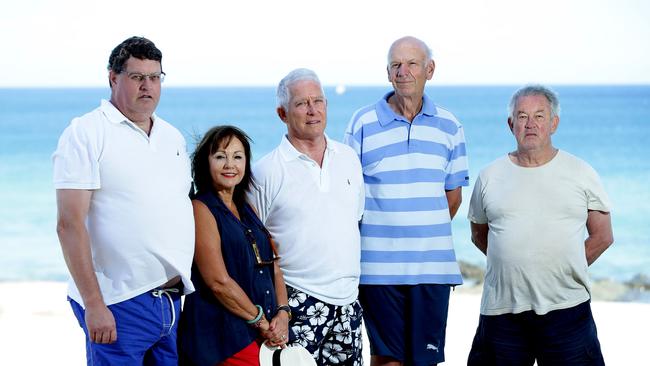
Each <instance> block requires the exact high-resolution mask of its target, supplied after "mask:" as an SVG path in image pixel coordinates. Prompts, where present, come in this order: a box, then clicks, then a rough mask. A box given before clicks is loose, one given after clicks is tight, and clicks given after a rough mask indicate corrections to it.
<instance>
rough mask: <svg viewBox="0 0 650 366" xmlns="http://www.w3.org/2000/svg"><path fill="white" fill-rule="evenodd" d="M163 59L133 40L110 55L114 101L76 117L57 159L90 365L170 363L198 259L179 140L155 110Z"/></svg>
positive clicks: (65, 236) (64, 243)
mask: <svg viewBox="0 0 650 366" xmlns="http://www.w3.org/2000/svg"><path fill="white" fill-rule="evenodd" d="M161 59H162V53H161V52H160V50H158V48H156V46H155V45H154V44H153V42H151V41H150V40H148V39H146V38H142V37H131V38H129V39H127V40H125V41H124V42H122V43H121V44H119V45H118V46H117V47H116V48H115V49H114V50H113V52H112V53H111V55H110V58H109V64H108V70H109V73H108V78H109V84H110V87H111V99H110V101H105V100H102V102H101V105H100V106H99V107H98V108H97V109H95V110H93V111H92V112H90V113H88V114H85V115H84V116H81V117H79V118H75V119H74V120H72V122H71V123H70V126H68V127H67V128H66V130H65V131H64V132H63V134H62V135H61V137H60V139H59V144H58V147H57V149H56V151H55V152H54V155H53V162H54V186H55V188H56V196H57V207H58V222H57V232H58V235H59V240H60V242H61V248H62V250H63V255H64V257H65V261H66V264H67V266H68V269H69V270H70V274H71V276H72V280H71V282H70V288H69V293H68V294H69V300H70V304H71V306H72V309H73V311H74V314H75V316H76V317H77V319H78V320H79V324H80V325H81V327H82V328H83V330H84V332H85V333H86V356H87V361H88V365H91V364H92V365H143V364H146V365H176V364H177V363H178V360H177V354H176V328H177V321H176V320H177V319H178V315H179V312H180V296H181V292H183V291H184V292H185V293H189V292H191V291H193V289H194V288H193V287H192V283H191V282H190V280H189V278H190V277H189V276H190V268H191V265H192V256H193V253H194V220H193V217H192V205H191V203H190V200H189V198H188V192H189V191H190V185H191V175H190V166H189V159H188V156H187V152H186V147H185V139H184V138H183V136H182V135H181V134H180V133H179V132H178V130H176V129H175V128H174V127H172V126H171V125H170V124H168V123H167V122H165V121H163V120H162V119H161V118H159V117H158V116H156V115H155V114H154V110H155V109H156V106H157V105H158V100H159V98H160V89H161V82H162V81H163V78H164V75H165V74H164V73H163V72H162V66H161Z"/></svg>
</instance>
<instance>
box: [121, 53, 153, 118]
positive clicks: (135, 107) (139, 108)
mask: <svg viewBox="0 0 650 366" xmlns="http://www.w3.org/2000/svg"><path fill="white" fill-rule="evenodd" d="M160 72H161V67H160V62H159V61H154V60H140V59H138V58H135V57H130V58H129V59H128V60H126V62H125V63H124V68H123V70H122V72H121V73H119V74H117V73H115V72H113V71H111V72H110V74H109V78H110V82H111V86H112V92H111V101H112V102H113V103H114V104H115V106H116V107H117V109H119V110H120V112H122V114H124V116H126V117H127V118H129V119H130V120H131V121H133V122H141V121H143V120H145V119H148V118H150V117H151V115H152V114H153V112H154V111H155V110H156V107H157V106H158V101H159V100H160V84H161V83H160V79H158V80H157V81H152V80H151V78H150V77H145V78H144V79H143V80H141V81H139V80H137V78H138V74H141V75H151V74H159V73H160Z"/></svg>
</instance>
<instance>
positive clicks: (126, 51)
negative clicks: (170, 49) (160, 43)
mask: <svg viewBox="0 0 650 366" xmlns="http://www.w3.org/2000/svg"><path fill="white" fill-rule="evenodd" d="M131 56H133V57H135V58H138V59H140V60H153V61H158V62H160V61H161V60H162V52H160V50H159V49H158V48H157V47H156V45H155V44H154V43H153V42H151V41H150V40H148V39H146V38H144V37H135V36H134V37H131V38H128V39H126V40H124V42H122V43H120V44H118V45H117V47H115V48H114V49H113V52H111V56H110V57H109V58H108V70H112V71H114V72H116V73H118V74H119V73H121V72H122V71H123V69H124V63H125V62H126V60H128V59H129V57H131ZM161 71H162V65H161Z"/></svg>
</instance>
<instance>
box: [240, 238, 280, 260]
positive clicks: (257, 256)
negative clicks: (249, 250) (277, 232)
mask: <svg viewBox="0 0 650 366" xmlns="http://www.w3.org/2000/svg"><path fill="white" fill-rule="evenodd" d="M246 238H247V239H248V241H249V242H250V243H251V247H253V254H255V261H256V262H257V266H259V267H261V266H267V265H269V264H273V262H275V261H277V260H278V259H280V257H278V256H277V255H275V248H273V244H271V248H273V258H272V259H270V260H263V259H262V256H261V255H260V248H259V247H258V246H257V241H256V240H255V236H254V235H253V232H252V231H251V229H246ZM269 239H270V237H269Z"/></svg>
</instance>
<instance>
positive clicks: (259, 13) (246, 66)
mask: <svg viewBox="0 0 650 366" xmlns="http://www.w3.org/2000/svg"><path fill="white" fill-rule="evenodd" d="M0 6H1V7H0V9H2V11H1V12H0V45H2V46H1V47H2V48H1V49H2V53H1V55H2V57H0V87H39V86H42V87H77V86H82V87H83V86H100V87H101V86H107V72H106V64H107V61H108V56H109V54H110V51H111V50H112V49H113V48H114V47H115V46H116V45H117V44H119V43H120V42H121V41H123V40H124V39H126V38H128V37H130V36H133V35H138V36H144V37H147V38H149V39H151V40H152V41H154V42H155V44H156V45H157V46H158V48H160V49H161V51H162V53H163V70H164V71H165V72H166V73H167V78H166V80H165V85H166V86H254V85H259V86H266V85H276V84H277V82H278V81H279V80H280V79H281V78H282V77H283V76H284V75H286V74H287V73H288V72H289V71H291V70H292V69H294V68H297V67H307V68H310V69H313V70H314V71H316V72H317V73H318V75H319V76H320V78H321V81H322V83H323V84H324V85H386V84H387V83H388V81H387V78H386V71H385V70H386V69H385V67H386V54H387V51H388V48H389V47H390V44H391V43H392V42H393V41H394V40H395V39H397V38H400V37H402V36H405V35H411V36H415V37H418V38H420V39H422V40H423V41H425V42H426V43H427V44H428V45H429V46H430V47H431V49H432V50H433V55H434V60H435V62H436V70H435V73H434V76H433V80H432V81H431V82H430V83H433V84H439V85H474V84H477V85H494V84H509V85H512V84H523V83H529V82H539V83H548V84H556V85H557V84H650V2H649V1H644V0H574V1H571V0H564V1H562V0H538V1H526V0H519V1H516V0H489V1H488V0H485V1H480V0H475V1H469V0H465V1H464V0H425V1H417V0H413V1H406V0H401V1H397V0H393V1H385V0H374V1H362V0H325V1H305V0H302V1H300V0H298V1H293V0H275V1H274V0H266V1H257V0H248V1H237V0H223V1H222V0H213V1H205V0H197V1H192V0H186V1H167V0H158V1H149V0H145V1H136V0H130V1H125V0H111V1H102V2H98V1H91V0H59V1H46V0H21V1H13V0H0Z"/></svg>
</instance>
